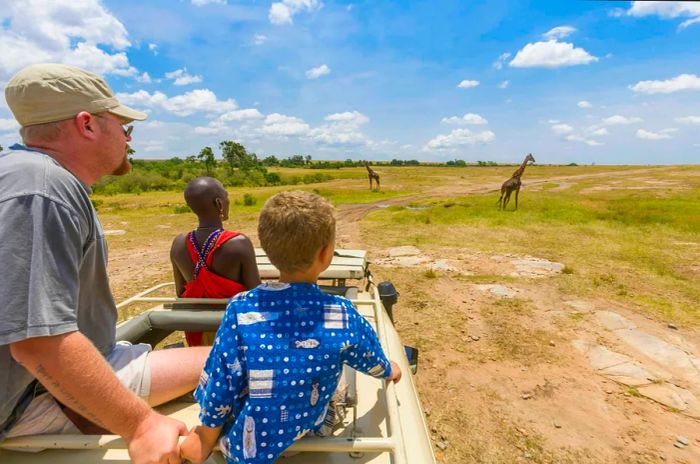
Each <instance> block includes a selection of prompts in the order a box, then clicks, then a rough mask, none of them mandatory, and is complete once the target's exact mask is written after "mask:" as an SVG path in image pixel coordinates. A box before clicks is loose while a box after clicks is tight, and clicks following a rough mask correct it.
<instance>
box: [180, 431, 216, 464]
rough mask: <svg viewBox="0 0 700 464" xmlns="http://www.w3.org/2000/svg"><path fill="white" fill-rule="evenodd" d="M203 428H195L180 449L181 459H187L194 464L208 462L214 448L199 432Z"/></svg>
mask: <svg viewBox="0 0 700 464" xmlns="http://www.w3.org/2000/svg"><path fill="white" fill-rule="evenodd" d="M201 428H202V427H195V428H193V429H192V430H191V431H190V433H189V434H187V438H186V439H185V442H184V443H183V444H182V446H181V447H180V457H182V459H185V460H187V461H189V462H191V463H192V464H201V463H202V462H204V461H206V460H207V458H208V457H209V455H210V454H211V450H212V447H211V446H209V444H208V443H206V440H202V437H200V435H199V433H198V432H199V431H200V429H201Z"/></svg>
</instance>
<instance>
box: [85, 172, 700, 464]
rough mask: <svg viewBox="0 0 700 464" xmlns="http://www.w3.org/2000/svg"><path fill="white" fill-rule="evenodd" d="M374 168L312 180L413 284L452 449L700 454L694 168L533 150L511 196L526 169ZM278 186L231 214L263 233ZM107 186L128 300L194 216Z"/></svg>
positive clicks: (508, 453)
mask: <svg viewBox="0 0 700 464" xmlns="http://www.w3.org/2000/svg"><path fill="white" fill-rule="evenodd" d="M376 170H377V171H378V172H379V174H380V175H381V181H382V190H381V191H379V192H370V191H369V189H368V182H367V177H366V173H365V171H364V170H362V169H359V168H357V169H343V170H341V171H329V174H331V175H333V176H334V177H335V178H336V179H335V180H333V181H330V182H326V183H322V184H312V185H306V186H303V187H301V188H304V189H308V190H314V191H316V192H318V193H319V194H321V195H323V196H325V197H327V198H329V199H330V200H331V201H332V202H333V203H334V204H335V205H336V206H337V209H338V219H339V222H338V236H337V245H338V247H342V248H364V249H367V250H368V251H369V253H370V259H371V260H372V261H373V264H372V270H373V273H374V275H375V278H376V279H377V280H378V281H381V280H392V281H393V282H394V284H395V285H396V287H397V288H398V290H399V291H400V292H401V297H400V299H399V304H398V305H397V306H396V307H395V310H394V314H395V318H396V325H397V328H398V330H399V332H400V334H401V336H402V338H403V340H404V343H406V344H410V345H413V346H416V347H418V348H419V349H420V365H419V371H418V374H417V381H418V385H419V389H420V395H421V399H422V402H423V405H424V408H425V409H426V414H427V420H428V423H429V425H430V427H431V434H432V435H433V437H434V440H435V443H436V444H437V443H438V442H440V445H441V447H440V448H437V447H436V454H437V456H438V461H439V462H443V463H454V464H462V463H513V462H533V463H567V462H570V463H622V462H625V463H656V462H674V463H694V462H700V422H698V418H700V349H699V348H700V169H699V168H698V167H697V166H531V167H528V168H527V170H526V172H525V174H524V176H523V183H524V186H523V189H522V191H521V195H520V205H519V210H518V211H512V210H509V211H505V212H503V211H498V210H497V207H496V200H497V199H498V193H497V191H498V189H499V187H500V185H501V183H502V182H503V181H504V180H505V179H506V178H508V177H509V176H510V174H511V173H512V171H513V170H515V167H504V166H499V167H465V168H447V167H389V166H379V167H376ZM287 188H289V187H287ZM280 189H282V188H281V187H276V188H259V189H254V188H242V189H232V190H230V194H231V199H232V202H236V203H232V210H231V214H230V217H231V219H230V220H229V222H228V224H227V227H228V228H230V229H234V230H240V231H242V232H244V233H246V234H247V235H249V236H250V237H251V238H252V239H253V241H254V242H256V243H257V236H256V232H255V231H256V217H257V213H258V211H259V209H260V207H261V206H262V204H263V203H264V201H265V199H266V198H267V197H269V196H270V195H272V194H274V193H275V192H277V191H279V190H280ZM245 193H249V194H251V195H252V196H253V197H254V198H255V200H256V202H255V204H253V205H249V206H245V205H243V203H242V198H243V195H244V194H245ZM95 200H96V203H97V204H98V212H99V214H100V216H101V218H102V222H103V226H104V228H105V229H106V230H107V231H108V233H109V235H108V239H109V244H110V278H111V283H112V286H113V290H114V293H115V295H116V297H117V300H122V299H124V298H126V297H128V296H130V295H132V294H134V293H136V292H138V291H140V290H143V289H145V288H147V287H149V286H151V285H153V284H155V283H158V282H162V281H167V280H170V264H169V260H168V250H169V247H170V242H171V240H172V238H173V237H174V235H176V234H177V233H179V232H183V231H186V230H189V229H191V228H192V227H194V226H195V218H194V216H193V215H192V214H191V213H189V212H187V211H186V209H185V208H183V207H182V206H183V205H184V201H183V199H182V196H181V194H179V193H149V194H142V195H115V196H109V197H106V196H105V197H103V196H97V197H95ZM511 208H512V204H511ZM183 211H184V212H183ZM407 246H410V247H412V248H402V249H400V250H397V249H396V248H397V247H407ZM136 310H138V308H137V309H136ZM679 436H681V437H686V438H688V443H689V444H688V445H687V446H683V445H681V444H680V443H678V441H677V439H678V437H679ZM442 445H446V446H444V449H442V448H443V446H442ZM679 445H680V447H679Z"/></svg>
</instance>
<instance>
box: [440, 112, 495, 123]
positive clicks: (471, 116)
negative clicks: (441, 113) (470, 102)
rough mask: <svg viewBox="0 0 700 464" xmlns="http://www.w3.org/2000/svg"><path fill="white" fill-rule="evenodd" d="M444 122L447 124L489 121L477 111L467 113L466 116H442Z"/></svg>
mask: <svg viewBox="0 0 700 464" xmlns="http://www.w3.org/2000/svg"><path fill="white" fill-rule="evenodd" d="M442 122H444V123H445V124H459V125H462V124H488V121H487V120H486V119H484V118H483V117H482V116H480V115H478V114H476V113H466V114H465V115H464V116H462V117H459V116H451V117H449V118H442Z"/></svg>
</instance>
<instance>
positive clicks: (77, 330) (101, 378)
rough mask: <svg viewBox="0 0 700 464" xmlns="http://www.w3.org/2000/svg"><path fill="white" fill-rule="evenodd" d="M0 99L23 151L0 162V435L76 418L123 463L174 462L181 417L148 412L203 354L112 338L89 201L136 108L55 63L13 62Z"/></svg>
mask: <svg viewBox="0 0 700 464" xmlns="http://www.w3.org/2000/svg"><path fill="white" fill-rule="evenodd" d="M5 98H6V100H7V103H8V106H9V107H10V110H11V111H12V113H13V114H14V116H15V118H16V119H17V121H18V122H19V123H20V125H21V129H20V135H21V136H22V139H23V141H24V145H14V146H12V147H10V150H9V151H8V152H6V153H4V154H3V155H2V156H0V237H2V240H3V244H2V246H1V247H0V263H2V265H3V268H4V269H5V272H4V273H3V278H2V279H0V440H2V439H4V438H7V437H13V436H20V435H32V434H46V433H49V434H51V433H66V432H68V433H76V432H77V426H78V425H81V423H82V424H84V423H85V421H84V420H82V419H80V418H79V417H78V416H76V414H75V413H78V414H79V415H80V416H82V417H84V418H86V419H88V420H89V421H91V422H93V423H95V424H97V425H99V426H102V427H104V428H106V429H108V430H110V431H112V432H113V433H116V434H119V435H121V436H123V437H124V438H125V440H126V441H127V443H128V447H129V454H130V456H131V458H132V460H133V462H135V463H171V464H172V463H179V462H180V458H179V456H178V451H179V450H178V437H179V436H180V435H182V434H184V433H185V432H186V428H185V425H184V424H183V423H181V422H179V421H176V420H173V419H170V418H168V417H166V416H162V415H160V414H158V413H156V412H155V411H154V410H153V409H151V407H150V406H155V405H157V404H161V403H164V402H166V401H169V400H170V399H172V398H175V397H177V396H180V395H182V394H184V393H186V392H187V391H189V390H191V389H193V388H194V387H195V385H196V383H197V379H198V377H199V373H200V371H201V369H202V366H203V364H204V360H205V359H206V356H207V351H208V350H207V348H189V349H179V350H177V349H173V350H164V351H156V352H152V353H150V352H149V350H150V347H149V346H148V345H136V346H130V345H129V346H126V345H124V344H116V343H115V323H116V320H117V311H116V307H115V304H114V300H113V297H112V294H111V292H110V289H109V282H108V278H107V269H106V265H107V248H106V243H105V238H104V233H103V231H102V226H101V224H100V222H99V220H98V218H97V216H96V213H95V210H94V208H93V207H92V204H91V202H90V199H89V197H88V195H89V193H90V188H89V185H91V184H93V183H94V182H95V181H97V180H98V179H99V178H100V177H102V176H105V175H108V174H114V175H121V174H125V173H127V172H128V171H129V169H130V167H131V166H130V164H129V161H128V159H127V148H128V142H129V141H131V129H132V128H131V127H128V128H126V129H125V128H124V127H123V125H124V124H127V123H129V122H131V121H133V120H143V119H145V118H146V115H145V114H143V113H140V112H138V111H134V110H133V109H131V108H128V107H126V106H123V105H121V104H120V103H119V102H118V101H117V99H116V98H114V96H113V95H112V91H111V89H110V88H109V86H108V85H107V84H106V83H105V81H104V80H103V79H102V78H100V77H99V76H97V75H94V74H91V73H88V72H86V71H84V70H82V69H79V68H75V67H71V66H65V65H59V64H40V65H33V66H29V67H27V68H25V69H23V70H21V71H20V72H18V73H17V74H16V75H15V76H14V77H13V78H12V79H11V80H10V82H8V84H7V87H6V88H5ZM174 366H177V368H173V367H174ZM35 380H36V381H38V382H39V383H40V384H41V385H43V387H45V388H46V389H47V390H48V393H44V394H41V393H40V391H41V390H40V389H39V388H37V386H36V382H34V381H35ZM64 411H65V414H64ZM71 411H73V412H71ZM67 415H68V416H71V417H73V419H74V421H72V420H70V419H68V417H67ZM73 422H75V423H76V425H74V424H73Z"/></svg>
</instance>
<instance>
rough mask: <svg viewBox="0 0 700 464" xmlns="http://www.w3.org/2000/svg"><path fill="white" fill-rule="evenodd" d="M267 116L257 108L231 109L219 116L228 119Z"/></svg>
mask: <svg viewBox="0 0 700 464" xmlns="http://www.w3.org/2000/svg"><path fill="white" fill-rule="evenodd" d="M264 117H265V116H264V115H263V114H262V113H261V112H260V111H258V110H257V109H255V108H246V109H242V110H235V111H229V112H228V113H224V114H222V115H221V116H219V120H220V121H223V122H226V121H245V120H249V119H262V118H264Z"/></svg>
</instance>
